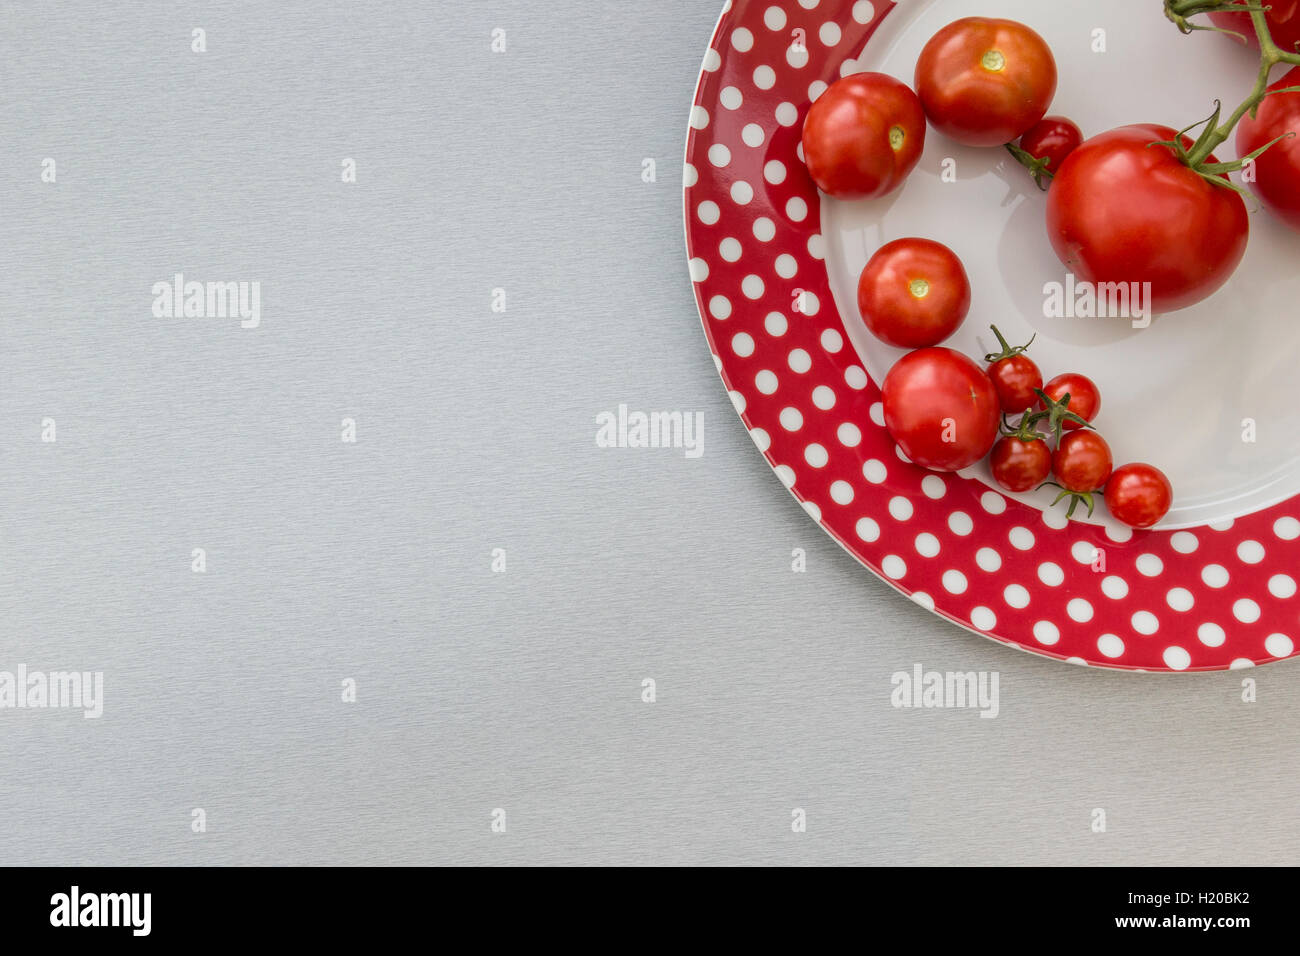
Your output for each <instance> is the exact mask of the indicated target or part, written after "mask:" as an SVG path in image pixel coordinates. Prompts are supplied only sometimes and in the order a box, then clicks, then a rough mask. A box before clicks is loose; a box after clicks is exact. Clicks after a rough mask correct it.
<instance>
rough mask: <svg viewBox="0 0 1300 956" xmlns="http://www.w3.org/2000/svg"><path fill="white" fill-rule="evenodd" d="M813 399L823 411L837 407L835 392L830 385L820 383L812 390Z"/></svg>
mask: <svg viewBox="0 0 1300 956" xmlns="http://www.w3.org/2000/svg"><path fill="white" fill-rule="evenodd" d="M812 400H813V404H814V405H816V406H817V407H818V408H820V409H821V410H822V411H824V412H825V411H829V410H830V409H832V408H834V407H835V392H834V391H832V390H831V388H830V387H829V386H826V385H818V386H817V387H816V388H814V389H813V391H812Z"/></svg>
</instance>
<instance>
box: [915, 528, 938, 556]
mask: <svg viewBox="0 0 1300 956" xmlns="http://www.w3.org/2000/svg"><path fill="white" fill-rule="evenodd" d="M915 544H916V553H917V554H919V555H921V557H923V558H933V557H934V556H935V555H937V554H938V553H939V539H938V538H936V537H935V536H934V535H932V534H930V532H928V531H923V532H921V533H920V534H918V535H917V536H916V542H915Z"/></svg>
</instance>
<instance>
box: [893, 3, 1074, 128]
mask: <svg viewBox="0 0 1300 956" xmlns="http://www.w3.org/2000/svg"><path fill="white" fill-rule="evenodd" d="M915 83H916V92H917V94H918V95H919V96H920V97H921V105H922V106H924V107H925V115H926V116H927V117H929V120H930V122H931V123H932V124H934V128H935V129H937V130H938V131H939V132H941V133H943V134H944V135H945V136H948V137H950V138H952V139H955V140H956V141H957V142H959V143H962V144H963V145H965V146H1002V145H1003V144H1005V143H1010V142H1012V141H1013V140H1016V139H1018V138H1019V137H1020V135H1021V134H1022V133H1024V132H1025V130H1027V129H1029V127H1031V126H1033V125H1034V124H1035V123H1037V122H1038V121H1039V120H1040V119H1042V118H1043V114H1044V113H1046V112H1047V108H1048V107H1049V106H1050V105H1051V104H1052V97H1053V96H1054V95H1055V94H1056V61H1055V60H1054V59H1053V58H1052V51H1051V50H1050V49H1048V46H1047V43H1046V42H1044V40H1043V38H1042V37H1040V36H1039V35H1038V34H1037V33H1035V32H1034V31H1033V30H1031V29H1029V27H1027V26H1025V25H1024V24H1023V23H1017V22H1016V21H1015V20H998V19H991V18H987V17H967V18H965V19H962V20H957V21H955V22H953V23H950V24H948V25H947V26H946V27H944V28H943V29H942V30H940V31H939V32H938V33H936V34H935V35H934V36H933V37H931V38H930V41H929V42H928V43H927V44H926V45H925V49H923V50H922V51H921V57H920V59H919V60H917V63H916V80H915Z"/></svg>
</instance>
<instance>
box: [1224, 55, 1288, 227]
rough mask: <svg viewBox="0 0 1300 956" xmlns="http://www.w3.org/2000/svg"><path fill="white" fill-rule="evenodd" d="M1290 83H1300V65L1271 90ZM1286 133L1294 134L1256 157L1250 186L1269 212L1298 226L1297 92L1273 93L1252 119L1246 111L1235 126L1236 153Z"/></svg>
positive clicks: (1257, 146)
mask: <svg viewBox="0 0 1300 956" xmlns="http://www.w3.org/2000/svg"><path fill="white" fill-rule="evenodd" d="M1293 86H1300V66H1298V67H1295V68H1294V69H1292V70H1291V71H1290V72H1289V73H1287V74H1286V75H1285V76H1284V77H1282V79H1280V80H1278V81H1277V82H1276V83H1274V84H1273V85H1272V86H1271V87H1270V89H1274V90H1280V89H1286V88H1288V87H1293ZM1287 133H1294V134H1295V135H1294V136H1289V137H1287V138H1286V139H1283V140H1281V141H1280V142H1277V143H1273V145H1272V146H1270V147H1269V148H1268V149H1267V150H1265V151H1264V153H1263V155H1261V156H1259V157H1258V158H1257V159H1256V160H1255V168H1254V178H1255V181H1254V182H1253V183H1250V184H1249V185H1250V188H1251V189H1252V190H1253V191H1254V193H1255V195H1256V196H1258V197H1259V200H1260V202H1262V203H1263V204H1264V205H1265V206H1267V207H1268V210H1269V212H1271V213H1273V214H1274V215H1275V216H1277V217H1278V218H1279V219H1281V220H1282V221H1283V222H1285V223H1286V224H1287V225H1288V226H1290V227H1291V228H1292V229H1300V93H1274V94H1272V95H1270V96H1268V97H1267V98H1266V99H1265V100H1264V102H1263V103H1261V104H1259V111H1258V113H1256V115H1255V118H1254V119H1252V118H1251V117H1250V114H1249V113H1248V114H1246V116H1244V117H1243V118H1242V120H1241V123H1240V124H1239V125H1238V126H1237V155H1238V156H1248V155H1250V154H1251V153H1253V152H1254V151H1255V150H1257V149H1259V148H1260V147H1261V146H1264V145H1265V144H1267V143H1271V142H1273V140H1275V139H1277V137H1279V136H1284V135H1286V134H1287Z"/></svg>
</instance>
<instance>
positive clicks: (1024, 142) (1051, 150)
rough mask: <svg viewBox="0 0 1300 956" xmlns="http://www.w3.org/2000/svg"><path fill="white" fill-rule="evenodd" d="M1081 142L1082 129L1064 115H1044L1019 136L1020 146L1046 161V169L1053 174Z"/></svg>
mask: <svg viewBox="0 0 1300 956" xmlns="http://www.w3.org/2000/svg"><path fill="white" fill-rule="evenodd" d="M1082 142H1083V131H1082V130H1080V129H1079V127H1078V126H1076V125H1074V123H1073V122H1071V121H1070V120H1068V119H1066V118H1065V117H1064V116H1044V117H1043V118H1042V119H1041V120H1039V121H1038V122H1037V123H1035V124H1034V125H1033V126H1031V127H1030V128H1029V131H1028V132H1026V133H1025V135H1024V136H1022V137H1020V148H1021V149H1023V150H1024V151H1025V152H1026V153H1028V154H1029V155H1030V156H1032V157H1034V159H1043V160H1046V161H1047V165H1046V169H1047V171H1048V172H1049V173H1051V174H1053V175H1055V174H1056V171H1057V170H1059V169H1060V168H1061V164H1062V163H1064V162H1065V157H1067V156H1069V155H1070V154H1071V153H1073V152H1074V151H1075V149H1077V148H1078V146H1079V144H1080V143H1082Z"/></svg>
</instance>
